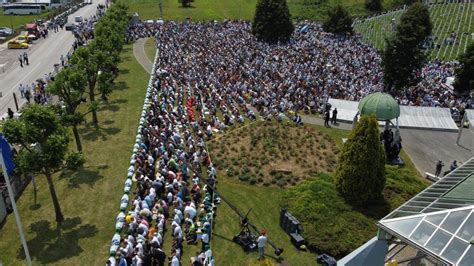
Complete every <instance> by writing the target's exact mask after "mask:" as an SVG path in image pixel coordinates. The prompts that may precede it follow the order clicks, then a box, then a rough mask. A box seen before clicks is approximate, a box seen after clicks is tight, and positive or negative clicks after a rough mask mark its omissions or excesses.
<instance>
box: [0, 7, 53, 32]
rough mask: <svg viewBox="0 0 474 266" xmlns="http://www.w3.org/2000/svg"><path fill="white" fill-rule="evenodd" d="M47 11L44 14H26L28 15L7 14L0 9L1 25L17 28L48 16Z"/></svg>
mask: <svg viewBox="0 0 474 266" xmlns="http://www.w3.org/2000/svg"><path fill="white" fill-rule="evenodd" d="M46 15H47V13H43V14H42V15H26V16H10V15H8V16H6V15H4V14H3V10H0V27H8V28H12V29H16V28H18V27H21V26H24V25H25V24H26V23H29V22H32V21H34V20H35V19H37V18H39V17H43V16H46Z"/></svg>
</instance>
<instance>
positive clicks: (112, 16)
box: [71, 3, 130, 124]
mask: <svg viewBox="0 0 474 266" xmlns="http://www.w3.org/2000/svg"><path fill="white" fill-rule="evenodd" d="M129 19H130V18H129V16H128V15H127V6H125V5H123V4H120V3H119V4H114V5H112V6H111V7H110V8H109V10H108V11H107V12H106V13H105V15H104V16H103V17H102V18H101V19H100V20H99V22H98V23H97V25H96V26H95V29H94V39H93V40H92V42H91V43H90V44H89V45H87V46H86V47H81V48H79V49H78V50H76V52H74V54H73V56H72V58H71V63H72V65H75V66H77V68H78V69H82V70H83V71H84V75H85V76H86V78H87V84H88V91H87V94H88V96H89V104H90V108H89V110H90V111H91V112H92V122H93V123H94V124H97V123H98V119H97V105H98V103H97V101H96V97H97V96H99V95H100V96H101V98H102V100H104V101H106V100H107V96H108V95H109V94H110V93H111V92H112V88H113V86H112V85H113V80H114V79H115V78H116V76H117V74H118V70H117V67H116V66H117V65H118V63H119V62H120V52H121V51H122V47H123V44H124V34H125V31H126V29H127V23H128V21H129ZM97 85H98V86H97Z"/></svg>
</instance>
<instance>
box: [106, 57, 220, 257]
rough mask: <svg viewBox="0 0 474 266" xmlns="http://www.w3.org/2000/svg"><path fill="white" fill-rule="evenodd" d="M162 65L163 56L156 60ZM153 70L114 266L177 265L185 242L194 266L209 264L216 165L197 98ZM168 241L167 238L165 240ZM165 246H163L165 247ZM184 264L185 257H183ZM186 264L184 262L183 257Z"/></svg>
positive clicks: (171, 78)
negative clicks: (133, 182) (199, 121)
mask: <svg viewBox="0 0 474 266" xmlns="http://www.w3.org/2000/svg"><path fill="white" fill-rule="evenodd" d="M164 64H166V62H165V61H162V60H161V59H159V60H158V62H157V65H158V66H162V65H164ZM175 78H178V77H174V76H171V75H169V74H164V73H162V72H161V70H160V69H158V70H157V73H156V77H155V80H154V82H153V92H152V96H151V97H150V100H151V104H150V107H149V110H148V114H147V118H146V121H145V123H144V125H143V127H142V128H141V132H140V136H141V139H142V144H141V145H140V147H138V151H137V153H136V155H134V156H133V160H134V164H135V169H136V170H135V171H134V178H135V179H136V181H137V187H136V190H135V191H134V199H133V201H132V202H133V203H132V206H131V209H130V211H129V212H128V214H127V216H126V217H125V223H126V226H125V231H126V232H125V235H124V236H123V238H122V240H121V245H120V248H119V250H118V252H117V257H116V262H115V264H116V265H120V266H122V265H165V261H168V262H169V263H170V265H173V266H178V265H181V263H182V262H183V260H186V261H189V260H187V259H183V256H184V254H185V253H186V248H185V247H186V246H188V245H198V247H199V248H198V249H199V250H200V252H199V253H198V254H192V253H189V254H187V255H186V257H187V258H191V264H192V265H196V266H198V265H213V264H214V258H213V256H212V251H211V249H210V237H211V230H212V224H213V219H214V211H215V208H214V207H215V206H214V203H216V202H218V195H217V193H214V188H215V187H214V186H215V184H216V183H215V178H216V169H215V168H214V166H213V164H212V162H211V159H210V156H209V153H208V150H207V148H206V144H205V139H206V138H207V137H206V135H207V136H209V135H208V134H206V133H204V132H205V130H206V127H205V126H204V125H203V124H195V122H196V120H195V116H197V115H196V114H195V113H197V112H196V111H195V108H196V105H195V103H196V102H197V100H196V98H194V94H193V92H192V91H191V90H190V89H187V88H184V87H182V86H177V83H176V82H175ZM166 234H169V235H170V236H171V237H170V238H171V240H168V241H170V242H169V243H165V241H164V239H165V238H167V239H169V238H168V237H167V236H166ZM165 245H166V248H164V246H165ZM183 263H184V262H183ZM184 264H188V263H187V262H186V263H184Z"/></svg>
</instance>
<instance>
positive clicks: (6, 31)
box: [0, 27, 13, 36]
mask: <svg viewBox="0 0 474 266" xmlns="http://www.w3.org/2000/svg"><path fill="white" fill-rule="evenodd" d="M12 34H13V30H12V29H10V28H7V27H0V36H10V35H12Z"/></svg>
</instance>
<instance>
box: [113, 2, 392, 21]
mask: <svg viewBox="0 0 474 266" xmlns="http://www.w3.org/2000/svg"><path fill="white" fill-rule="evenodd" d="M122 1H125V0H122ZM125 2H126V3H127V4H128V5H129V7H130V12H137V13H138V14H139V15H140V18H141V19H156V18H158V17H160V10H159V6H158V3H159V1H155V0H131V1H130V0H128V1H125ZM385 2H386V5H385V6H386V7H387V8H390V7H392V6H393V5H394V2H396V1H395V0H389V1H385ZM256 3H257V0H239V1H233V0H220V1H218V0H195V2H193V3H192V6H191V7H190V8H182V7H181V6H180V4H179V3H178V0H163V17H164V19H167V20H184V19H186V18H192V19H193V20H207V21H209V20H212V19H215V20H223V19H239V18H242V19H246V20H252V19H253V16H254V12H255V5H256ZM364 3H365V0H350V1H343V0H288V6H289V8H290V12H291V14H292V17H293V18H296V17H301V18H304V19H313V20H322V19H323V18H324V17H325V16H326V13H327V10H328V9H330V8H331V7H333V6H334V5H336V4H342V5H344V6H345V7H346V8H347V9H348V11H349V12H350V14H351V15H353V16H362V15H367V14H368V11H367V10H366V9H365V5H364Z"/></svg>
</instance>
